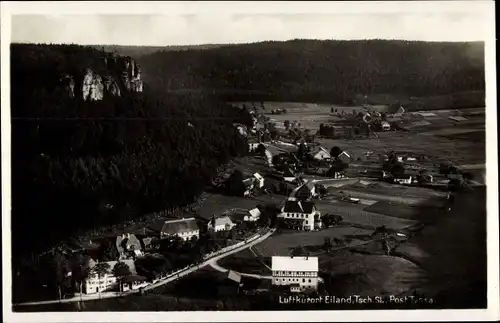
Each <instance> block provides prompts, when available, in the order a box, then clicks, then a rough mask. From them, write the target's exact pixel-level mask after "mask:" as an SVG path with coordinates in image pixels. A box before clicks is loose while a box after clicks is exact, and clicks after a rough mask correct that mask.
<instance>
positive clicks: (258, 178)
mask: <svg viewBox="0 0 500 323" xmlns="http://www.w3.org/2000/svg"><path fill="white" fill-rule="evenodd" d="M253 177H254V178H255V186H256V187H257V188H263V187H264V177H262V176H261V175H260V174H259V173H255V174H253Z"/></svg>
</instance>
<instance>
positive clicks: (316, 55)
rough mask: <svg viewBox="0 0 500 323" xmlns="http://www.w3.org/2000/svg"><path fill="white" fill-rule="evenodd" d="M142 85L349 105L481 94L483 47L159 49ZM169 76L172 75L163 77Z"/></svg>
mask: <svg viewBox="0 0 500 323" xmlns="http://www.w3.org/2000/svg"><path fill="white" fill-rule="evenodd" d="M139 61H140V63H141V66H143V67H144V69H145V70H147V71H148V73H147V75H146V74H145V77H147V78H148V79H147V81H149V82H154V83H157V84H161V85H162V86H163V87H164V88H165V89H169V90H171V91H177V90H184V89H192V90H195V89H196V90H206V89H212V90H217V91H220V92H221V93H223V94H225V95H227V96H228V98H229V99H250V98H252V99H255V100H260V99H262V100H284V101H304V102H320V101H321V102H331V103H342V102H346V101H348V102H351V101H352V100H354V99H355V97H356V95H357V94H358V95H359V94H363V95H370V94H391V95H398V96H403V97H410V96H431V95H442V94H451V93H458V92H470V91H484V87H485V80H484V43H481V42H475V43H437V42H434V43H426V42H407V41H386V40H366V41H317V40H293V41H288V42H262V43H255V44H245V45H230V46H224V47H220V48H212V49H204V50H196V49H190V50H184V51H163V52H155V53H152V54H150V55H145V56H143V57H141V58H140V59H139ZM165 75H169V77H164V76H165Z"/></svg>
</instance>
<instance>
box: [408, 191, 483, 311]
mask: <svg viewBox="0 0 500 323" xmlns="http://www.w3.org/2000/svg"><path fill="white" fill-rule="evenodd" d="M399 252H400V253H402V254H404V255H405V256H406V257H407V258H409V259H412V260H414V261H415V262H418V263H419V264H420V266H421V267H422V268H423V269H425V270H426V271H427V272H428V273H429V276H430V278H431V282H430V283H429V284H425V285H423V286H421V288H420V290H421V291H422V292H424V293H425V294H426V295H429V296H435V297H436V300H437V302H438V303H439V305H440V306H443V307H444V306H448V307H450V306H451V307H453V308H460V307H464V308H482V307H485V306H486V268H487V266H486V190H485V189H484V188H478V189H475V190H474V192H469V193H462V194H461V195H460V196H458V197H457V198H456V199H455V205H454V207H453V208H452V210H451V211H450V212H448V213H446V215H444V216H443V217H441V218H440V219H439V220H438V221H437V222H436V223H435V224H434V225H429V226H426V227H424V228H423V230H422V231H421V232H419V233H418V234H416V235H415V236H414V237H413V238H412V239H410V241H409V243H407V244H404V245H402V246H401V247H400V250H399Z"/></svg>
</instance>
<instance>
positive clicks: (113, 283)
mask: <svg viewBox="0 0 500 323" xmlns="http://www.w3.org/2000/svg"><path fill="white" fill-rule="evenodd" d="M120 261H121V262H124V263H125V264H127V265H128V267H129V268H130V273H131V274H132V275H137V272H136V269H135V263H134V261H133V260H132V259H123V260H120ZM106 263H107V264H108V266H109V267H108V270H107V272H106V273H103V274H101V275H99V274H98V273H97V272H96V271H95V268H96V265H97V262H95V261H94V260H92V259H91V260H90V262H89V270H90V274H89V276H88V277H87V278H86V279H85V282H84V293H85V294H94V293H99V292H104V291H108V290H111V289H117V290H118V280H117V278H116V277H115V276H114V275H113V268H114V267H115V265H116V263H118V261H107V262H106Z"/></svg>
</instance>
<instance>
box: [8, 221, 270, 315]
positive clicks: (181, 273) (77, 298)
mask: <svg viewBox="0 0 500 323" xmlns="http://www.w3.org/2000/svg"><path fill="white" fill-rule="evenodd" d="M275 231H276V229H274V228H273V229H270V230H269V231H268V232H266V233H265V234H264V235H262V236H260V237H259V238H257V239H255V240H253V241H251V242H249V243H246V244H244V245H242V246H240V247H238V248H235V249H231V250H228V251H227V252H224V253H222V254H220V255H217V256H215V257H211V258H209V259H207V260H205V261H204V262H203V263H201V264H198V265H193V266H191V267H188V268H186V269H184V270H181V271H179V272H177V273H174V274H172V275H170V276H169V277H167V278H165V279H162V280H160V281H158V282H156V283H153V284H150V285H147V286H145V287H144V288H143V290H144V291H148V290H151V289H154V288H157V287H159V286H162V285H165V284H167V283H170V282H172V281H175V280H177V279H179V278H182V277H184V276H186V275H188V274H191V273H193V272H195V271H197V270H199V269H201V268H203V267H206V266H208V265H211V266H212V267H213V266H214V265H213V264H215V266H217V260H220V259H222V258H224V257H227V256H229V255H232V254H234V253H237V252H240V251H242V250H244V249H246V248H249V247H251V246H253V245H256V244H258V243H260V242H262V241H264V240H265V239H267V238H269V237H270V236H271V235H272V234H273V233H274V232H275ZM214 268H215V267H214ZM219 268H222V267H219ZM222 269H223V268H222ZM223 271H226V270H225V269H224V270H223ZM243 275H244V274H243ZM247 276H251V275H249V274H247ZM254 277H256V278H263V277H257V275H256V276H254ZM269 279H270V277H269ZM139 292H140V290H132V291H128V292H124V293H118V292H102V293H100V294H91V295H81V296H80V295H78V296H75V297H72V298H66V299H61V300H48V301H37V302H26V303H18V304H13V305H14V306H30V305H45V304H57V303H71V302H79V301H90V300H97V299H104V298H116V297H124V296H127V295H132V294H136V293H139Z"/></svg>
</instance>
